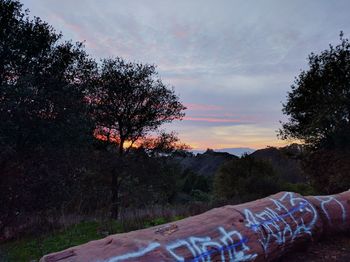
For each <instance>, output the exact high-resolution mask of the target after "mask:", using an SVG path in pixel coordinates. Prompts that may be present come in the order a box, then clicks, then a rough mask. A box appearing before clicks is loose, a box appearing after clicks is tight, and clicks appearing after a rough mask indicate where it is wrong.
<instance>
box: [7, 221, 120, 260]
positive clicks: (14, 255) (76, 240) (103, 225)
mask: <svg viewBox="0 0 350 262" xmlns="http://www.w3.org/2000/svg"><path fill="white" fill-rule="evenodd" d="M120 232H122V227H121V226H120V224H119V223H118V222H116V221H107V222H97V221H90V222H81V223H79V224H76V225H73V226H70V227H68V228H66V229H64V230H61V231H57V232H52V233H51V234H50V235H44V236H39V237H31V238H25V239H21V240H17V241H13V242H10V243H6V244H4V245H2V246H1V247H0V250H2V252H1V253H2V256H3V258H2V257H1V255H0V260H1V259H2V260H5V261H8V262H12V261H14V262H15V261H16V262H22V261H23V262H28V261H33V260H34V261H35V260H39V259H40V258H41V257H42V256H43V255H45V254H48V253H52V252H57V251H60V250H63V249H66V248H69V247H72V246H76V245H80V244H83V243H86V242H88V241H91V240H94V239H99V238H103V237H106V236H107V235H110V234H115V233H120Z"/></svg>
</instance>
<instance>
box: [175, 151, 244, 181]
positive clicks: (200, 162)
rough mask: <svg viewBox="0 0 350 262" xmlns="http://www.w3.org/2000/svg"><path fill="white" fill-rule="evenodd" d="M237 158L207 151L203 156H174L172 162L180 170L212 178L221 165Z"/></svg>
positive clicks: (227, 154)
mask: <svg viewBox="0 0 350 262" xmlns="http://www.w3.org/2000/svg"><path fill="white" fill-rule="evenodd" d="M237 158H238V157H237V156H234V155H231V154H229V153H226V152H215V151H213V150H211V149H208V150H207V151H205V152H204V153H203V154H197V155H187V156H176V157H174V161H176V162H177V163H179V164H180V166H181V168H182V170H186V169H187V170H191V171H193V172H195V173H196V174H198V175H202V176H214V175H215V173H216V171H217V170H218V169H219V167H220V166H221V165H222V164H223V163H225V162H227V161H229V160H232V159H237Z"/></svg>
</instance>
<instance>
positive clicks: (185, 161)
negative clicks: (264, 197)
mask: <svg viewBox="0 0 350 262" xmlns="http://www.w3.org/2000/svg"><path fill="white" fill-rule="evenodd" d="M227 149H228V148H227ZM248 149H249V148H241V149H240V150H241V151H240V152H242V154H244V153H248V152H249V151H248ZM222 150H225V149H222ZM232 150H238V148H232ZM250 150H251V152H252V151H253V150H254V149H250ZM192 152H193V151H192ZM236 152H239V151H236ZM193 153H194V154H186V155H183V156H176V157H173V160H174V161H176V162H177V163H178V164H180V166H181V169H182V170H183V171H184V170H186V169H187V170H191V171H192V172H195V173H197V174H198V175H203V176H214V175H215V173H216V171H217V170H218V169H219V168H220V166H221V165H222V164H223V163H225V162H227V161H230V160H232V159H237V158H238V157H237V156H235V155H232V154H229V153H227V152H217V151H214V150H212V149H207V151H205V152H204V153H197V154H195V153H196V152H193ZM301 154H302V147H301V146H300V145H297V144H292V145H289V146H286V147H281V148H275V147H267V148H264V149H259V150H256V151H254V152H252V153H250V156H252V157H254V158H256V159H259V160H263V161H267V162H269V163H271V165H272V167H273V169H274V170H275V171H276V173H278V174H279V175H280V176H281V178H282V179H283V180H285V181H287V182H290V183H298V182H304V181H305V177H304V175H303V171H302V168H301V160H300V156H301Z"/></svg>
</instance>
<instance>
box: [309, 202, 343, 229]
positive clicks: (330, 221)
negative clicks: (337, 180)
mask: <svg viewBox="0 0 350 262" xmlns="http://www.w3.org/2000/svg"><path fill="white" fill-rule="evenodd" d="M314 198H315V199H317V200H318V201H320V204H321V208H322V211H323V213H324V214H325V215H326V217H327V219H328V221H329V223H330V224H331V225H332V219H331V217H330V215H329V213H328V211H327V208H326V206H327V205H329V204H332V202H334V203H335V204H336V205H338V206H339V207H340V209H341V212H342V220H343V223H345V221H346V211H345V208H344V206H343V204H342V203H340V202H339V201H338V200H337V199H336V198H335V197H334V196H315V197H314Z"/></svg>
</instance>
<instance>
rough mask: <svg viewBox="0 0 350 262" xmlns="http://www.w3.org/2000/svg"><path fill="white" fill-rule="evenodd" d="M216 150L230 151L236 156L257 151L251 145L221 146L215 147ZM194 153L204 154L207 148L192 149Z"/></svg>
mask: <svg viewBox="0 0 350 262" xmlns="http://www.w3.org/2000/svg"><path fill="white" fill-rule="evenodd" d="M213 150H214V151H215V152H223V153H229V154H231V155H235V156H242V155H243V154H245V153H247V154H251V153H253V152H254V151H255V149H253V148H249V147H232V148H219V149H213ZM191 151H192V152H193V153H194V154H203V153H204V152H205V150H191Z"/></svg>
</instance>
